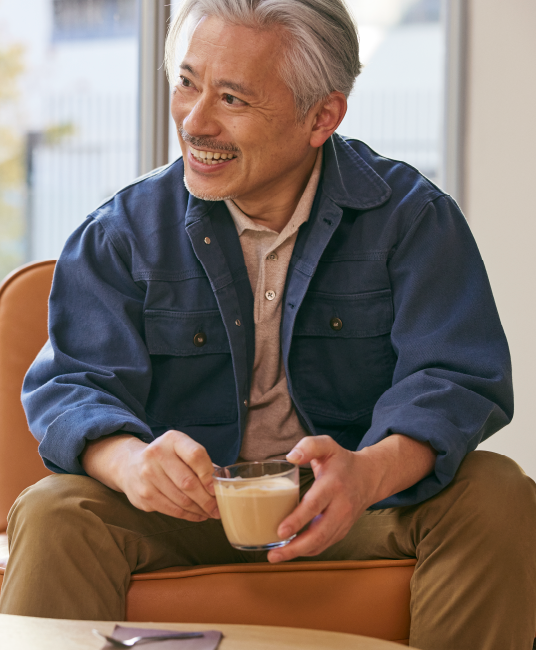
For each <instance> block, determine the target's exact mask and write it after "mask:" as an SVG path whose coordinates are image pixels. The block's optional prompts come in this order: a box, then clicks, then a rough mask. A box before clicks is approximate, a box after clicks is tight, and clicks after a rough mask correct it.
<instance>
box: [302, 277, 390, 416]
mask: <svg viewBox="0 0 536 650" xmlns="http://www.w3.org/2000/svg"><path fill="white" fill-rule="evenodd" d="M392 325H393V305H392V298H391V291H390V290H389V289H385V290H382V291H372V292H367V293H359V294H349V295H333V294H328V293H321V292H308V293H307V295H306V297H305V299H304V302H303V304H302V306H301V307H300V311H299V312H298V315H297V318H296V323H295V326H294V334H293V339H292V346H291V351H290V373H291V377H292V382H293V387H294V390H295V391H296V394H297V396H298V399H299V400H300V402H301V403H302V404H303V406H304V408H305V410H306V411H307V412H309V413H311V414H316V415H318V416H323V417H324V418H326V420H327V421H330V420H332V419H334V420H336V421H345V422H352V421H356V420H359V418H361V417H363V416H365V415H367V414H370V412H371V411H372V409H373V408H374V404H375V403H376V402H377V400H378V398H379V397H380V396H381V395H382V393H384V392H385V391H386V390H387V389H388V388H389V387H390V386H391V383H392V377H393V371H394V367H395V363H396V355H395V353H394V351H393V348H392V345H391V337H390V332H391V328H392ZM313 419H314V418H313ZM323 423H324V424H325V423H326V422H325V421H323Z"/></svg>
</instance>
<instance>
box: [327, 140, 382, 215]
mask: <svg viewBox="0 0 536 650" xmlns="http://www.w3.org/2000/svg"><path fill="white" fill-rule="evenodd" d="M324 160H325V164H324V178H323V183H322V189H323V191H324V193H325V194H326V195H327V196H329V198H330V199H331V200H332V201H333V202H334V203H336V204H337V205H338V206H340V207H341V208H353V209H355V210H370V209H371V208H376V207H378V206H380V205H382V204H383V203H385V201H387V199H388V198H389V197H390V196H391V188H390V187H389V185H388V184H387V183H386V182H385V181H384V180H383V178H382V177H381V176H379V175H378V174H377V173H376V172H375V171H374V170H373V169H372V167H371V166H370V165H369V164H367V163H366V162H365V160H364V159H363V158H362V157H361V156H360V155H359V154H358V153H357V152H356V151H355V150H354V149H353V148H352V147H351V146H350V145H349V144H348V143H347V142H346V140H345V139H344V138H342V137H341V136H340V135H338V134H337V133H334V134H333V135H332V136H331V138H329V140H327V141H326V143H325V144H324Z"/></svg>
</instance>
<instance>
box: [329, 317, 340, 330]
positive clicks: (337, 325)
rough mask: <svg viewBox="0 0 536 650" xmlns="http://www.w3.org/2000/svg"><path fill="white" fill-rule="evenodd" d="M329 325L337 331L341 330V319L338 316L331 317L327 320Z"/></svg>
mask: <svg viewBox="0 0 536 650" xmlns="http://www.w3.org/2000/svg"><path fill="white" fill-rule="evenodd" d="M329 326H330V327H331V329H332V330H336V331H337V332H338V331H339V330H342V320H341V319H340V318H332V319H331V320H330V321H329Z"/></svg>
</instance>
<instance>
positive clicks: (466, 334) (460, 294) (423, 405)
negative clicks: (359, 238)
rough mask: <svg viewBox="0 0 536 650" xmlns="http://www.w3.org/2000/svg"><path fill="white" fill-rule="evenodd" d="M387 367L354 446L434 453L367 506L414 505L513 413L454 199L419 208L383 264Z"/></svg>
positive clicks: (480, 276) (504, 361)
mask: <svg viewBox="0 0 536 650" xmlns="http://www.w3.org/2000/svg"><path fill="white" fill-rule="evenodd" d="M389 274H390V279H391V287H392V292H393V306H394V314H395V318H394V324H393V329H392V333H391V340H392V345H393V348H394V350H395V352H396V355H397V357H398V358H397V363H396V367H395V371H394V376H393V383H392V387H391V388H390V389H389V390H387V391H386V392H385V393H384V394H383V395H382V396H381V398H380V399H379V400H378V402H377V403H376V406H375V408H374V413H373V418H372V423H371V427H370V429H369V430H368V432H367V433H366V435H365V436H364V438H363V440H362V441H361V444H360V445H359V449H362V448H363V447H368V446H370V445H373V444H375V443H377V442H379V441H380V440H382V439H383V438H385V437H387V436H388V435H390V434H392V433H400V434H404V435H407V436H409V437H411V438H414V439H416V440H420V441H427V442H429V443H430V444H431V446H432V447H433V448H434V449H435V450H436V451H437V461H436V464H435V470H434V472H433V474H431V475H430V476H428V477H427V478H425V479H423V480H422V481H420V482H418V483H417V484H416V485H414V486H412V487H411V488H409V489H407V490H404V491H403V492H400V493H398V494H395V495H393V496H392V497H390V498H388V499H385V500H383V501H381V502H379V503H377V504H375V505H374V506H373V508H388V507H396V506H407V505H413V504H416V503H420V502H421V501H424V500H425V499H428V498H430V497H432V496H433V495H435V494H437V493H438V492H440V491H441V490H442V489H443V488H444V487H445V486H446V485H448V483H449V482H450V481H451V480H452V479H453V477H454V475H455V473H456V471H457V469H458V467H459V465H460V463H461V461H462V460H463V458H464V456H465V455H466V454H467V453H469V452H470V451H473V450H474V449H475V448H476V447H477V445H478V444H479V443H480V442H481V441H482V440H484V439H486V438H488V437H489V436H491V435H492V434H493V433H495V432H496V431H498V430H499V429H500V428H501V427H503V426H505V425H506V424H508V423H509V422H510V420H511V418H512V415H513V393H512V372H511V365H510V355H509V351H508V344H507V342H506V338H505V335H504V332H503V329H502V326H501V322H500V320H499V315H498V313H497V309H496V307H495V302H494V300H493V294H492V292H491V288H490V285H489V281H488V278H487V275H486V271H485V268H484V264H483V262H482V259H481V257H480V254H479V252H478V249H477V246H476V243H475V241H474V239H473V236H472V234H471V232H470V229H469V227H468V225H467V222H466V221H465V218H464V217H463V215H462V214H461V212H460V210H459V209H458V207H457V205H456V204H455V202H454V201H453V200H452V199H451V198H450V197H448V196H442V197H440V198H438V199H436V200H435V201H433V202H431V203H428V204H427V205H426V206H425V208H424V209H423V210H422V211H421V212H420V214H419V215H418V216H417V218H416V219H415V221H414V222H413V223H412V225H411V226H410V228H409V230H408V231H407V233H406V235H405V236H404V237H403V239H402V241H401V242H400V244H399V246H398V247H397V248H396V250H395V252H394V254H393V256H392V258H391V260H390V262H389Z"/></svg>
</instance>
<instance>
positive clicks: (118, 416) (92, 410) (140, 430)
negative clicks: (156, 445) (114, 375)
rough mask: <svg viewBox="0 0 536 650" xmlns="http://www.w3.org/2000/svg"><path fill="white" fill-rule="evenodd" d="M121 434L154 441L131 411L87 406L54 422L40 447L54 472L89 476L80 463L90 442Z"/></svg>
mask: <svg viewBox="0 0 536 650" xmlns="http://www.w3.org/2000/svg"><path fill="white" fill-rule="evenodd" d="M82 431H83V432H84V434H83V435H82V434H81V433H80V432H82ZM119 431H123V432H125V433H131V434H132V435H134V436H136V437H137V438H139V439H140V440H142V441H143V442H146V443H150V442H152V441H153V440H154V436H153V434H152V432H151V429H150V428H149V427H148V426H147V424H145V423H144V422H142V420H140V419H139V418H137V417H136V416H134V415H133V414H131V413H130V412H129V411H126V410H123V409H120V408H117V407H114V406H109V405H106V404H85V405H83V406H79V407H76V408H73V409H69V410H68V411H65V412H64V413H62V414H61V415H60V416H58V417H57V418H56V419H55V420H54V421H53V422H52V424H51V425H50V426H49V427H48V429H47V432H46V434H45V436H44V438H43V440H42V441H41V444H40V445H39V453H40V454H41V457H42V458H43V462H44V464H45V467H47V468H48V469H49V470H51V471H52V472H56V473H59V474H82V475H86V472H85V471H84V469H83V467H82V465H81V464H80V460H79V456H80V454H81V453H82V452H83V450H84V447H85V446H86V442H87V441H88V440H97V439H98V438H102V437H103V436H107V435H110V434H112V433H117V432H119Z"/></svg>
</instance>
